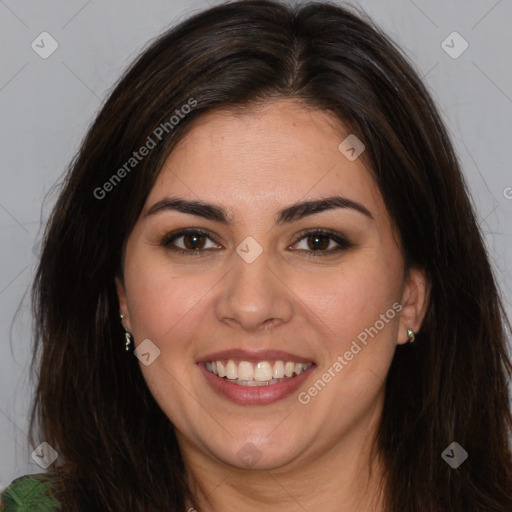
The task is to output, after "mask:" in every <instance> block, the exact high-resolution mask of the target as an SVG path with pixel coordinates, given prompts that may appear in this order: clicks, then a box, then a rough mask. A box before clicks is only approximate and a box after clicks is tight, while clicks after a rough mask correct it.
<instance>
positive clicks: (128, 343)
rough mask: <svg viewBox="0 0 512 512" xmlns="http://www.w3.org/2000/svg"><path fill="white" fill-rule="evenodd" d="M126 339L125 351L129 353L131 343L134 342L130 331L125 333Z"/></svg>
mask: <svg viewBox="0 0 512 512" xmlns="http://www.w3.org/2000/svg"><path fill="white" fill-rule="evenodd" d="M124 337H125V338H126V344H125V347H124V349H125V350H126V351H128V350H130V343H131V341H132V335H131V334H130V333H129V332H128V331H126V332H125V333H124Z"/></svg>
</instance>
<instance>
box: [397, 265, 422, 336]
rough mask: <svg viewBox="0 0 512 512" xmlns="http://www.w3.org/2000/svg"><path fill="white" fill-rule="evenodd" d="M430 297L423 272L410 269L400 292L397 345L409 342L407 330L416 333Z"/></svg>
mask: <svg viewBox="0 0 512 512" xmlns="http://www.w3.org/2000/svg"><path fill="white" fill-rule="evenodd" d="M429 297H430V286H429V282H428V279H427V277H426V275H425V272H424V271H423V270H420V269H418V268H414V267H413V268H410V269H409V273H408V275H407V276H406V278H405V281H404V286H403V290H402V300H401V301H400V304H401V305H402V310H401V312H400V320H399V325H398V340H397V341H398V344H399V345H403V344H404V343H407V342H408V341H409V337H408V336H407V329H412V330H413V331H414V333H417V332H418V331H419V330H420V329H421V324H422V323H423V319H424V318H425V314H426V312H427V306H428V301H429Z"/></svg>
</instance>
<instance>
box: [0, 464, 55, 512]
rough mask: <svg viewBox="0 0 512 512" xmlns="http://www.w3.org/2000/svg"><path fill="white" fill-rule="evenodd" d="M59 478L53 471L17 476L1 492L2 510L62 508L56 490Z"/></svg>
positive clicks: (0, 511)
mask: <svg viewBox="0 0 512 512" xmlns="http://www.w3.org/2000/svg"><path fill="white" fill-rule="evenodd" d="M57 478H58V477H57V474H56V473H52V472H48V473H35V474H32V475H24V476H20V477H18V478H16V479H15V480H13V481H12V483H11V484H10V485H9V486H8V487H7V488H6V489H4V491H3V492H2V493H1V494H0V512H11V511H12V512H14V511H19V512H25V511H29V510H47V511H49V512H50V511H53V510H62V509H61V504H60V503H59V501H58V500H57V498H56V492H55V484H56V482H57Z"/></svg>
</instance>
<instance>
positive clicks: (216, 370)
mask: <svg viewBox="0 0 512 512" xmlns="http://www.w3.org/2000/svg"><path fill="white" fill-rule="evenodd" d="M312 364H313V363H295V362H293V361H273V362H271V361H259V362H257V363H252V362H249V361H234V360H233V359H229V360H228V361H208V362H207V363H206V369H207V370H208V371H210V372H212V373H213V374H214V375H218V376H219V377H226V378H227V379H230V380H235V379H238V380H239V381H259V382H264V381H271V380H272V379H282V378H284V377H292V375H293V374H294V373H295V375H300V374H301V373H302V372H303V371H305V370H307V369H308V368H309V367H310V366H311V365H312Z"/></svg>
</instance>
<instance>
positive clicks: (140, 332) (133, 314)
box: [125, 259, 214, 346]
mask: <svg viewBox="0 0 512 512" xmlns="http://www.w3.org/2000/svg"><path fill="white" fill-rule="evenodd" d="M176 274H177V272H176V269H170V268H169V267H167V266H166V265H159V264H157V263H153V264H145V265H144V264H137V260H136V259H134V261H133V264H127V265H126V269H125V283H126V292H127V299H128V307H129V311H130V320H131V325H132V330H133V334H134V337H135V339H139V340H141V339H144V338H149V339H151V340H152V341H154V343H156V344H157V345H158V346H161V345H162V346H163V345H168V344H169V340H171V339H172V340H180V339H181V337H180V336H179V333H180V331H183V330H184V329H185V330H186V329H187V325H188V326H189V324H190V322H191V321H193V318H194V316H195V315H196V314H197V313H196V311H197V310H198V309H200V304H201V299H202V298H203V296H204V295H205V293H206V291H207V290H208V289H211V288H212V287H213V285H214V283H212V284H211V285H210V284H209V280H208V277H207V276H205V275H204V274H202V275H190V274H189V275H187V276H186V277H177V276H176ZM174 344H176V343H175V342H174Z"/></svg>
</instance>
